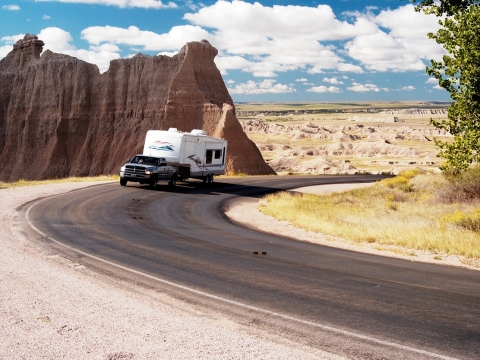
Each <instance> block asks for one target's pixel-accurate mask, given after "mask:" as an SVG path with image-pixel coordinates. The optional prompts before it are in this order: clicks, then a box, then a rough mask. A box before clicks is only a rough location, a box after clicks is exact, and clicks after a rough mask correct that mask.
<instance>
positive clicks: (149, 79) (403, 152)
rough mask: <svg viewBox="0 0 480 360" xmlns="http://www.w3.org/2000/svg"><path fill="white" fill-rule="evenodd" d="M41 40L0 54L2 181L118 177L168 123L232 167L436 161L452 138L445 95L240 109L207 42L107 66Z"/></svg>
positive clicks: (265, 169) (428, 165)
mask: <svg viewBox="0 0 480 360" xmlns="http://www.w3.org/2000/svg"><path fill="white" fill-rule="evenodd" d="M44 46H45V43H44V42H43V41H42V40H40V39H38V38H37V37H36V36H35V35H30V34H27V35H25V37H24V38H23V39H21V40H19V41H18V42H17V43H16V44H15V45H14V46H13V49H12V51H11V52H10V53H9V54H8V55H7V56H6V57H5V58H4V59H2V60H0V81H1V84H2V86H1V87H0V103H1V106H0V136H1V139H2V141H0V153H1V156H2V159H5V160H6V161H5V164H6V165H5V166H2V167H1V168H0V181H15V180H18V179H27V180H34V179H35V180H37V179H51V178H63V177H69V176H94V175H101V174H115V173H117V172H118V170H119V167H120V166H121V165H122V164H123V162H124V160H125V159H126V158H127V157H130V156H131V155H133V154H135V153H140V152H141V151H142V148H143V141H144V139H145V134H146V132H147V130H150V129H160V130H166V129H168V128H170V127H175V128H178V129H179V130H181V131H190V130H192V129H203V130H205V131H206V133H207V134H208V135H211V136H215V137H221V138H225V139H226V140H227V141H228V157H227V171H228V173H231V174H247V175H273V174H275V173H279V174H282V173H291V174H295V173H302V174H340V173H342V174H355V173H398V172H399V171H401V170H404V169H407V168H411V167H420V168H425V169H432V170H435V169H437V168H438V165H439V164H440V163H441V161H440V160H439V159H438V158H437V157H436V153H437V150H436V148H435V145H434V141H433V140H434V139H435V138H442V139H444V138H447V137H449V134H447V133H445V132H442V131H440V130H438V129H435V128H433V127H432V126H430V125H429V120H430V118H432V117H433V118H435V119H436V120H441V119H446V118H447V114H446V108H447V107H448V104H445V103H398V102H396V103H353V104H352V103H350V104H347V103H343V104H342V103H340V104H326V103H325V104H322V103H319V104H236V106H235V104H234V103H233V100H232V98H231V97H230V95H229V93H228V90H227V88H226V86H225V83H224V81H223V79H222V77H221V74H220V72H219V70H218V69H217V67H216V65H215V63H214V59H215V56H216V55H217V49H215V48H214V47H212V46H211V45H210V44H209V43H208V41H205V40H203V41H201V42H189V43H187V44H186V45H185V46H184V47H183V48H182V49H181V51H180V52H179V53H178V54H176V55H175V56H172V57H169V56H163V55H158V56H147V55H143V54H137V55H136V56H134V57H132V58H129V59H118V60H113V61H111V62H110V67H109V69H108V70H107V71H106V72H104V73H102V74H100V72H99V70H98V67H97V66H96V65H94V64H90V63H87V62H85V61H82V60H79V59H77V58H74V57H71V56H68V55H64V54H58V53H53V52H51V51H50V50H48V49H47V50H45V51H43V47H44ZM47 46H48V44H47Z"/></svg>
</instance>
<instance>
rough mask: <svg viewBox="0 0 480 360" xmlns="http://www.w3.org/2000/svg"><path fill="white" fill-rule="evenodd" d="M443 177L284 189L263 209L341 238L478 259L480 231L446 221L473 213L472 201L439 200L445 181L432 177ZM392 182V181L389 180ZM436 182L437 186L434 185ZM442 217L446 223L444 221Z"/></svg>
mask: <svg viewBox="0 0 480 360" xmlns="http://www.w3.org/2000/svg"><path fill="white" fill-rule="evenodd" d="M441 176H442V175H433V174H429V175H423V176H421V177H428V180H425V179H423V180H421V181H417V182H419V183H421V182H422V181H424V182H430V183H431V184H433V185H431V186H430V188H426V187H423V188H421V187H419V188H418V189H415V185H414V184H415V182H414V181H412V184H411V186H412V187H413V188H412V189H410V190H409V189H408V186H407V187H405V184H404V183H403V182H402V181H398V180H397V183H398V184H399V186H400V188H401V187H402V186H403V187H404V188H405V190H407V191H402V190H401V189H400V188H397V187H395V186H394V187H389V186H388V182H379V183H377V184H376V185H375V186H373V187H370V188H364V189H357V190H353V191H348V192H344V193H334V194H330V195H321V196H320V195H313V194H299V193H291V192H284V193H278V194H273V195H269V196H267V197H266V198H265V201H264V202H262V203H263V205H261V206H260V210H261V211H262V212H263V213H265V214H267V215H271V216H273V217H275V218H277V219H279V220H287V221H289V222H291V223H292V224H293V225H295V226H298V227H301V228H304V229H307V230H311V231H316V232H321V233H324V234H328V235H333V236H339V237H342V238H346V239H350V240H353V241H356V242H368V243H376V244H379V245H396V246H401V247H404V248H409V249H417V250H427V251H432V252H436V253H443V254H447V255H462V256H466V257H468V258H473V259H480V233H479V232H477V231H471V230H468V229H465V228H463V227H462V226H456V225H457V224H455V223H453V222H452V223H450V224H449V225H450V226H445V219H446V218H447V219H448V217H449V216H451V214H455V212H461V213H464V214H468V213H473V212H474V209H475V205H474V204H471V203H457V204H454V203H441V202H438V201H437V200H436V199H437V194H436V192H438V191H441V189H442V187H441V186H442V185H441V184H444V182H442V181H430V179H431V178H435V177H441ZM390 181H392V180H390ZM435 184H436V185H435ZM442 219H443V221H442Z"/></svg>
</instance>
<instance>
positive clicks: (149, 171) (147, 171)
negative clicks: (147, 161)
mask: <svg viewBox="0 0 480 360" xmlns="http://www.w3.org/2000/svg"><path fill="white" fill-rule="evenodd" d="M153 170H154V169H152V168H149V169H145V174H147V175H152V174H153Z"/></svg>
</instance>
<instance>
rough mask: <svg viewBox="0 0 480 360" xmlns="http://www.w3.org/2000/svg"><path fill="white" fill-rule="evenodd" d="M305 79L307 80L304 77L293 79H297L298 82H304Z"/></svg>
mask: <svg viewBox="0 0 480 360" xmlns="http://www.w3.org/2000/svg"><path fill="white" fill-rule="evenodd" d="M307 80H308V79H305V78H300V79H297V80H295V81H298V82H305V81H307Z"/></svg>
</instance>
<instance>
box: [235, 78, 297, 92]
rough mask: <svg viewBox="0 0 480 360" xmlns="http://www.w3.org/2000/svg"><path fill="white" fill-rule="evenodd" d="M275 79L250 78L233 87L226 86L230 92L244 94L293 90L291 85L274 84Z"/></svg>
mask: <svg viewBox="0 0 480 360" xmlns="http://www.w3.org/2000/svg"><path fill="white" fill-rule="evenodd" d="M275 82H276V81H275V80H272V79H266V80H263V81H261V82H254V81H252V80H250V81H247V82H246V83H243V84H238V85H236V86H235V87H233V88H228V91H229V92H230V94H246V95H258V94H267V93H270V94H283V93H291V92H295V91H296V90H295V88H293V87H292V86H291V85H284V84H275Z"/></svg>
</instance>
